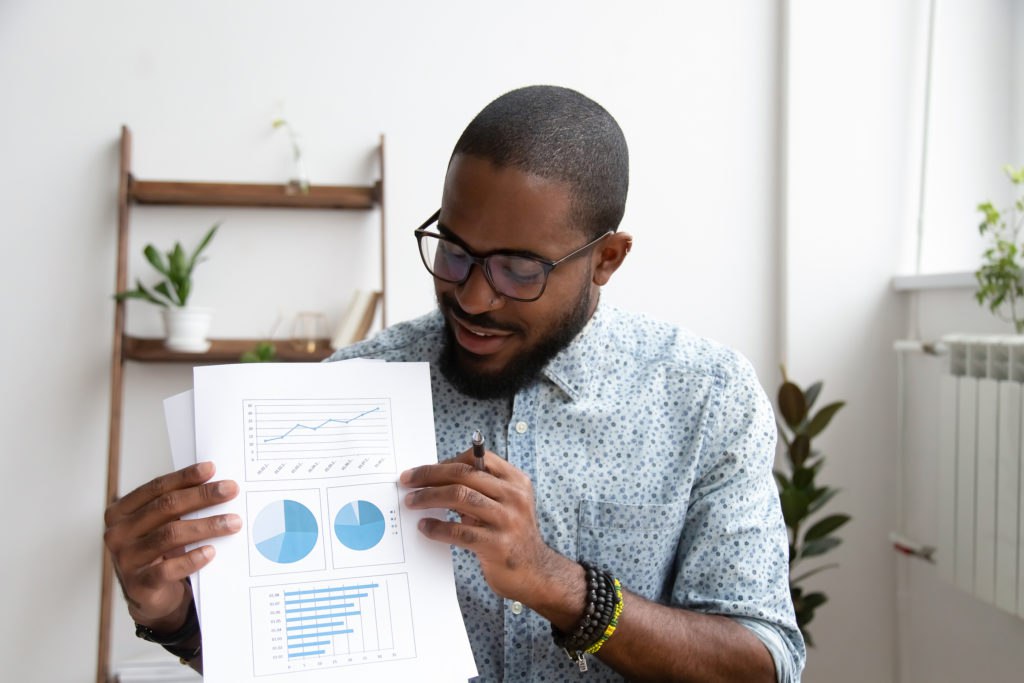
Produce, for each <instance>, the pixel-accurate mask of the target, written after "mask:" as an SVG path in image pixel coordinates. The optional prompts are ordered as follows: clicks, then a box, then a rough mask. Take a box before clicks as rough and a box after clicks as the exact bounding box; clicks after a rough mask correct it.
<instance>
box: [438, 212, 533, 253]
mask: <svg viewBox="0 0 1024 683" xmlns="http://www.w3.org/2000/svg"><path fill="white" fill-rule="evenodd" d="M437 231H438V232H439V233H441V236H442V237H444V238H445V239H448V240H451V241H452V242H455V244H457V245H459V246H460V247H462V248H463V249H464V250H466V251H467V252H468V253H470V254H473V255H474V256H479V257H480V258H484V257H486V256H491V255H493V254H504V255H506V256H523V257H525V258H529V259H534V260H537V261H542V262H544V263H547V262H549V261H550V259H548V258H547V257H544V256H541V255H540V254H535V253H534V252H532V251H528V250H526V249H492V250H491V251H487V252H484V253H479V254H478V253H477V252H475V251H473V250H472V249H470V248H469V245H468V244H466V243H465V242H464V241H463V240H462V238H461V237H459V236H458V235H456V234H455V233H454V232H452V230H451V228H449V227H448V226H446V225H445V224H443V223H442V222H441V221H440V220H438V221H437Z"/></svg>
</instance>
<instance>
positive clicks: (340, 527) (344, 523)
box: [334, 500, 387, 550]
mask: <svg viewBox="0 0 1024 683" xmlns="http://www.w3.org/2000/svg"><path fill="white" fill-rule="evenodd" d="M386 526H387V525H386V522H385V521H384V514H383V513H382V512H381V511H380V508H379V507H377V506H376V505H374V504H373V503H371V502H369V501H365V500H354V501H352V502H351V503H349V504H348V505H346V506H345V507H343V508H341V510H339V511H338V515H337V517H335V518H334V533H335V535H337V537H338V540H339V541H341V544H342V545H343V546H345V547H346V548H351V549H352V550H369V549H370V548H372V547H373V546H375V545H377V544H378V543H380V539H382V538H384V530H385V528H386Z"/></svg>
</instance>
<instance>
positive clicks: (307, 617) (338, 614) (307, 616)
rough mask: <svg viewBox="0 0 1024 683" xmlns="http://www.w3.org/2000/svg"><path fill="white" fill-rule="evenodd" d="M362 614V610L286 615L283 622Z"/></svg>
mask: <svg viewBox="0 0 1024 683" xmlns="http://www.w3.org/2000/svg"><path fill="white" fill-rule="evenodd" d="M360 614H362V612H330V613H329V614H307V615H305V616H301V617H288V618H287V619H285V623H289V622H292V621H311V620H313V619H333V618H335V617H355V616H358V615H360Z"/></svg>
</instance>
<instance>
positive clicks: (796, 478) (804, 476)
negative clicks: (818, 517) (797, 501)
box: [793, 467, 815, 503]
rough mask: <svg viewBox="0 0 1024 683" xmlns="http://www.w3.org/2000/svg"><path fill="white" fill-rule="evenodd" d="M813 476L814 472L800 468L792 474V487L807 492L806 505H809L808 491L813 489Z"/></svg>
mask: <svg viewBox="0 0 1024 683" xmlns="http://www.w3.org/2000/svg"><path fill="white" fill-rule="evenodd" d="M814 474H815V471H814V470H813V469H810V468H807V467H801V468H800V469H798V470H796V471H795V472H793V486H794V487H796V488H798V489H800V490H801V491H806V492H808V499H807V501H808V503H810V489H812V488H813V487H814Z"/></svg>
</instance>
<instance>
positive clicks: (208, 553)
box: [199, 545, 217, 560]
mask: <svg viewBox="0 0 1024 683" xmlns="http://www.w3.org/2000/svg"><path fill="white" fill-rule="evenodd" d="M199 552H201V553H202V554H203V557H204V558H205V559H207V560H212V559H213V556H214V555H216V554H217V551H216V550H214V549H213V546H212V545H204V546H203V547H202V548H200V549H199Z"/></svg>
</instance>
